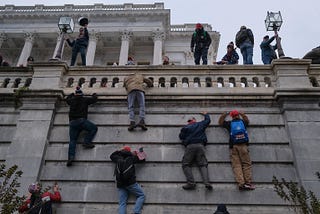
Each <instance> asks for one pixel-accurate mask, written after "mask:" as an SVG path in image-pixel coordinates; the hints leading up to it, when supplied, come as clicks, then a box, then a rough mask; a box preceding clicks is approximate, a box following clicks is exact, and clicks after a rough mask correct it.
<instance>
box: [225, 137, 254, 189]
mask: <svg viewBox="0 0 320 214" xmlns="http://www.w3.org/2000/svg"><path fill="white" fill-rule="evenodd" d="M230 160H231V165H232V170H233V173H234V176H235V178H236V181H237V183H238V185H239V186H241V185H243V184H245V183H251V182H252V171H251V170H252V169H251V168H252V164H251V160H250V156H249V150H248V146H247V145H246V144H245V143H242V144H234V145H233V148H232V149H230Z"/></svg>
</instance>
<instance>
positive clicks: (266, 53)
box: [260, 34, 278, 65]
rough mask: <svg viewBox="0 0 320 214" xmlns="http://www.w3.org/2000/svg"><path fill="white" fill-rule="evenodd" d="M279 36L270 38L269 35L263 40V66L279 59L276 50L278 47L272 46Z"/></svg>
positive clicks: (261, 46)
mask: <svg viewBox="0 0 320 214" xmlns="http://www.w3.org/2000/svg"><path fill="white" fill-rule="evenodd" d="M277 36H278V35H277V34H276V35H274V36H272V37H271V38H269V36H268V35H266V36H264V37H263V40H262V42H261V44H260V48H261V59H262V62H263V64H265V65H266V64H271V62H272V60H273V59H277V54H276V52H275V50H276V49H277V45H271V42H273V40H274V39H275V38H276V37H277Z"/></svg>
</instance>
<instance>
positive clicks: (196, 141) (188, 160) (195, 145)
mask: <svg viewBox="0 0 320 214" xmlns="http://www.w3.org/2000/svg"><path fill="white" fill-rule="evenodd" d="M200 114H202V115H203V116H204V120H202V121H200V122H197V121H196V119H195V118H194V117H190V118H189V119H188V124H187V125H186V126H184V127H183V128H182V129H181V131H180V134H179V138H180V140H181V141H182V144H183V145H184V146H185V147H186V149H185V152H184V155H183V159H182V169H183V172H184V174H185V176H186V179H187V184H186V185H184V186H182V188H183V189H185V190H193V189H195V188H196V183H195V180H194V177H193V174H192V169H191V166H192V163H193V161H195V162H196V163H197V165H198V167H199V168H200V173H201V176H202V179H203V183H204V185H205V187H206V188H207V189H208V190H212V186H211V184H210V182H209V173H208V160H207V158H206V155H205V146H206V144H207V142H208V140H207V136H206V133H205V131H206V128H207V127H208V126H209V124H210V122H211V120H210V116H209V114H207V112H202V113H200Z"/></svg>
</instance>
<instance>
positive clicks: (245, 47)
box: [235, 26, 254, 65]
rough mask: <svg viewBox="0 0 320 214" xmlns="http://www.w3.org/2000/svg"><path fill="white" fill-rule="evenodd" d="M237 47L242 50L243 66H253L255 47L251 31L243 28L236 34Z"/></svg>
mask: <svg viewBox="0 0 320 214" xmlns="http://www.w3.org/2000/svg"><path fill="white" fill-rule="evenodd" d="M235 41H236V46H237V47H239V48H240V51H241V54H242V57H243V64H244V65H245V64H251V65H252V64H253V61H252V58H253V46H254V36H253V33H252V31H251V29H249V28H247V27H246V26H241V28H240V30H239V31H238V33H237V34H236V39H235Z"/></svg>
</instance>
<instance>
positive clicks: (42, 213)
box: [19, 182, 61, 214]
mask: <svg viewBox="0 0 320 214" xmlns="http://www.w3.org/2000/svg"><path fill="white" fill-rule="evenodd" d="M28 191H29V195H28V197H27V200H26V201H25V202H24V203H23V204H22V205H21V206H20V207H19V213H29V214H52V213H53V211H52V202H60V201H61V195H60V192H59V186H58V184H54V186H53V193H52V192H49V191H45V192H42V191H41V185H40V184H39V183H38V182H36V183H32V184H30V185H29V188H28Z"/></svg>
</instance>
